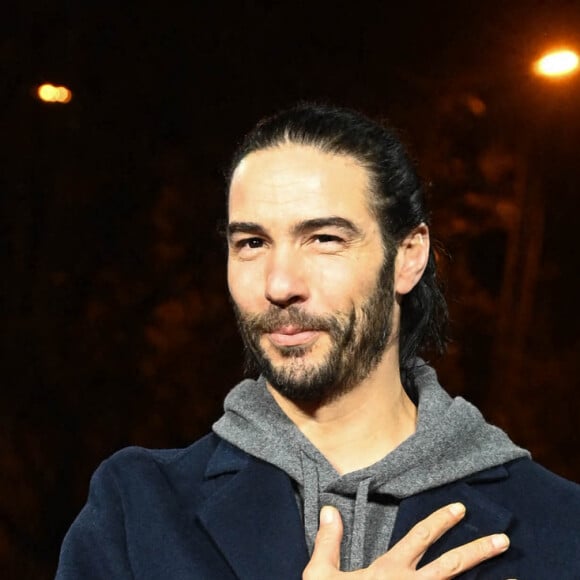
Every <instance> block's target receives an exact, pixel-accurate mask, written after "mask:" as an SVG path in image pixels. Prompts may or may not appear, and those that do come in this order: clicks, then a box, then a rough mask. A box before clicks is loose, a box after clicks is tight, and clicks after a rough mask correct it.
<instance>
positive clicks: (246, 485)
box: [198, 441, 308, 580]
mask: <svg viewBox="0 0 580 580" xmlns="http://www.w3.org/2000/svg"><path fill="white" fill-rule="evenodd" d="M205 477H206V479H205V483H204V491H205V493H207V499H206V501H205V503H204V504H203V505H202V506H201V509H200V510H199V511H198V517H199V520H200V521H201V523H202V525H203V526H204V527H205V529H206V531H207V533H208V534H209V535H210V536H211V538H212V539H213V541H214V543H215V545H216V546H217V547H218V549H219V550H220V551H221V552H222V554H223V555H224V557H225V559H226V560H227V561H228V563H229V565H230V566H231V568H232V569H233V570H234V572H235V574H236V575H237V577H238V578H240V579H241V580H246V579H247V580H256V579H257V578H300V577H301V576H302V571H303V570H304V568H305V566H306V564H307V562H308V552H307V548H306V541H305V538H304V527H303V525H302V522H301V518H300V514H299V511H298V505H297V503H296V498H295V494H294V490H293V489H292V484H291V482H290V479H289V478H288V476H287V475H286V474H285V473H283V472H282V471H280V470H279V469H278V468H276V467H274V466H272V465H270V464H268V463H265V462H263V461H261V460H258V459H255V458H253V457H250V456H249V455H248V454H246V453H244V452H243V451H241V450H239V449H237V448H236V447H234V446H232V445H230V444H229V443H227V442H225V441H222V442H220V444H219V445H218V446H217V448H216V450H215V452H214V454H213V456H212V458H211V460H210V461H209V463H208V466H207V470H206V473H205Z"/></svg>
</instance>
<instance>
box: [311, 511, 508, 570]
mask: <svg viewBox="0 0 580 580" xmlns="http://www.w3.org/2000/svg"><path fill="white" fill-rule="evenodd" d="M464 515H465V506H463V505H462V504H460V503H454V504H451V505H448V506H446V507H443V508H441V509H439V510H437V511H436V512H433V513H432V514H431V515H430V516H429V517H427V518H425V519H424V520H422V521H420V522H419V523H418V524H417V525H416V526H415V527H414V528H412V529H411V530H410V531H409V533H408V534H407V535H406V536H405V537H404V538H403V539H402V540H400V541H399V542H398V543H397V544H396V545H394V546H393V547H392V548H391V549H390V550H389V551H387V552H386V553H385V554H383V555H382V556H380V557H379V558H377V559H376V560H375V561H374V562H373V563H372V564H371V565H370V566H369V567H368V568H365V569H363V570H357V571H356V572H341V571H340V541H341V539H342V520H341V519H340V514H339V513H338V510H336V509H335V508H333V507H330V506H325V507H323V508H322V510H321V512H320V528H319V530H318V534H317V535H316V542H315V544H314V552H313V553H312V558H311V559H310V562H309V563H308V566H306V568H305V569H304V573H303V575H302V578H303V580H340V579H341V578H345V579H346V578H352V579H353V580H354V579H355V578H356V579H359V580H363V579H364V580H412V579H415V580H447V579H448V578H454V577H455V576H457V575H458V574H461V572H465V571H466V570H469V569H470V568H473V567H474V566H476V565H477V564H479V563H480V562H483V561H484V560H488V559H489V558H493V557H494V556H497V555H498V554H501V553H502V552H505V551H506V550H507V549H508V547H509V539H508V537H507V536H506V535H505V534H495V535H492V536H486V537H484V538H479V539H478V540H475V541H473V542H470V543H469V544H465V545H463V546H460V547H459V548H455V549H454V550H450V551H449V552H446V553H445V554H443V555H442V556H441V557H440V558H437V560H435V561H433V562H431V563H429V564H427V565H426V566H423V567H422V568H421V569H419V570H417V564H418V563H419V561H420V560H421V558H422V557H423V554H425V552H426V551H427V549H428V548H429V546H431V544H433V543H434V542H435V541H436V540H437V539H438V538H440V537H441V536H442V535H443V534H444V533H445V532H446V531H447V530H449V529H450V528H452V527H453V526H454V525H455V524H457V523H458V522H459V521H460V520H461V519H462V518H463V516H464Z"/></svg>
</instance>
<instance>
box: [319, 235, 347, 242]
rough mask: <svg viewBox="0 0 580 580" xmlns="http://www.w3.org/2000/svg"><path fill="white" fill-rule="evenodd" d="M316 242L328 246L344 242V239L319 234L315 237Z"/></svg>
mask: <svg viewBox="0 0 580 580" xmlns="http://www.w3.org/2000/svg"><path fill="white" fill-rule="evenodd" d="M314 240H315V241H316V242H318V243H320V244H328V243H332V242H338V243H340V242H342V239H341V238H339V237H338V236H333V235H331V234H317V235H316V236H314Z"/></svg>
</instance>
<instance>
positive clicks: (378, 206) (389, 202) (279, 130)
mask: <svg viewBox="0 0 580 580" xmlns="http://www.w3.org/2000/svg"><path fill="white" fill-rule="evenodd" d="M287 142H288V143H296V144H300V145H308V146H313V147H317V148H318V149H320V150H321V151H324V152H327V153H334V154H340V155H349V156H351V157H353V158H354V159H356V160H357V161H358V162H359V163H360V164H361V165H362V166H363V167H365V169H366V170H367V171H368V173H369V176H370V181H371V194H372V199H371V201H372V206H373V210H374V212H375V214H376V216H377V219H378V221H379V224H380V227H381V231H382V235H383V244H384V246H385V249H386V252H387V256H388V255H389V254H391V255H393V253H394V252H395V251H396V249H397V247H398V245H399V244H400V243H401V242H402V241H403V240H404V239H405V237H406V236H407V235H408V234H409V233H411V232H412V230H413V229H414V228H416V227H417V226H419V225H420V224H421V223H426V224H428V223H429V213H428V210H427V206H426V202H425V195H424V192H423V188H422V186H421V182H420V180H419V178H418V176H417V174H416V172H415V169H414V167H413V164H412V163H411V161H410V159H409V157H408V156H407V153H406V151H405V149H404V147H403V145H402V143H401V142H400V140H399V139H398V138H397V137H396V136H395V134H394V132H393V131H392V130H391V129H390V128H388V127H386V126H384V125H382V124H379V123H376V122H374V121H372V120H371V119H369V118H368V117H366V116H364V115H362V114H361V113H358V112H356V111H351V110H349V109H341V108H336V107H329V106H324V105H312V104H308V103H306V104H299V105H297V106H295V107H293V108H291V109H288V110H285V111H281V112H279V113H277V114H275V115H274V116H272V117H267V118H265V119H263V120H262V121H260V122H259V123H258V124H257V125H256V127H255V128H254V129H253V130H252V131H251V132H250V133H248V134H247V135H246V137H245V138H244V140H243V141H242V143H241V144H240V146H239V147H238V149H237V151H236V152H235V154H234V157H233V160H232V165H231V167H230V173H229V181H230V182H231V178H232V174H233V172H234V171H235V169H236V167H237V166H238V164H239V163H240V161H241V160H242V159H243V158H244V157H246V156H247V155H249V154H250V153H252V152H254V151H260V150H263V149H269V148H272V147H276V146H279V145H281V144H283V143H287ZM447 317H448V313H447V305H446V302H445V298H444V297H443V294H442V292H441V288H440V286H439V283H438V280H437V272H436V263H435V254H434V251H433V248H432V247H431V248H430V250H429V260H428V263H427V267H426V269H425V272H424V274H423V276H422V278H421V280H420V281H419V283H418V284H417V285H416V286H415V287H414V288H413V290H411V292H409V293H408V294H406V295H404V296H403V297H402V302H401V328H400V333H399V363H400V366H401V369H405V368H406V367H407V366H408V365H409V364H410V363H412V362H413V360H414V359H415V356H416V355H417V354H419V353H420V352H422V351H424V350H428V349H432V350H435V351H437V352H438V353H440V354H441V353H443V352H444V351H445V346H446V342H447V336H446V329H447Z"/></svg>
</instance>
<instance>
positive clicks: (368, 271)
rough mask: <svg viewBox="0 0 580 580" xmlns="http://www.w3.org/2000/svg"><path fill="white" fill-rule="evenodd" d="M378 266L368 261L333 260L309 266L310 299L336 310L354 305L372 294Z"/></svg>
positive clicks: (346, 308)
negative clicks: (311, 285)
mask: <svg viewBox="0 0 580 580" xmlns="http://www.w3.org/2000/svg"><path fill="white" fill-rule="evenodd" d="M379 271H380V267H379V266H378V265H375V264H369V263H368V262H356V263H352V262H351V263H346V262H337V263H336V264H332V265H327V266H326V267H323V268H321V267H318V268H315V269H313V270H312V277H311V280H313V281H315V283H314V285H313V286H314V287H315V288H316V289H317V290H318V292H316V291H315V290H314V288H312V290H313V291H312V296H313V299H315V300H316V295H317V294H318V299H319V300H320V301H321V302H324V303H325V305H326V306H327V307H330V308H332V309H339V310H350V309H351V308H352V306H358V305H360V304H361V303H362V302H364V301H365V300H366V298H367V297H368V296H369V295H370V294H372V293H373V292H374V291H375V289H376V285H377V280H378V276H379Z"/></svg>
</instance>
